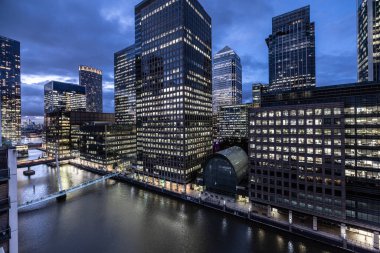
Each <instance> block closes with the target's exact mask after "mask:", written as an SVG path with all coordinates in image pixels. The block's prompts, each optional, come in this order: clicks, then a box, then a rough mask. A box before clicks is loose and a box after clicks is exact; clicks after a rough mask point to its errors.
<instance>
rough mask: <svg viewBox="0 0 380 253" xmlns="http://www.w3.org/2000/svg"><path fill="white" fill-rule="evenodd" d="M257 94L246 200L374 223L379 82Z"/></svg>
mask: <svg viewBox="0 0 380 253" xmlns="http://www.w3.org/2000/svg"><path fill="white" fill-rule="evenodd" d="M261 99H262V100H261V101H262V103H261V108H255V109H252V110H251V112H250V143H249V145H250V160H251V170H250V173H251V174H250V180H251V181H250V186H251V200H252V201H253V202H256V201H258V202H260V203H268V202H266V201H271V200H273V198H274V201H275V202H273V205H275V204H274V203H276V205H278V206H286V207H287V208H289V209H293V210H300V209H299V207H300V205H301V203H304V204H305V205H306V209H305V207H304V206H302V207H303V208H304V209H305V210H304V211H302V212H305V213H310V212H311V213H314V214H315V215H320V216H325V217H326V216H331V214H333V216H335V219H336V220H338V221H342V222H343V221H350V222H359V223H360V224H366V225H367V224H368V225H374V226H379V225H380V201H379V200H380V188H379V187H378V185H379V184H380V150H379V143H380V134H379V131H380V117H379V112H380V108H379V106H378V105H379V104H380V85H379V83H362V84H345V85H335V86H325V87H319V88H310V89H307V90H303V91H302V90H299V91H289V92H282V93H275V92H272V93H270V92H268V93H264V94H263V96H262V98H261ZM302 114H304V115H302ZM260 173H261V174H260ZM277 173H279V174H277ZM279 176H280V178H278V177H279ZM286 181H287V184H285V183H286ZM310 183H313V184H310ZM301 184H302V185H301ZM260 187H261V188H260ZM264 187H266V188H264ZM309 187H310V189H309ZM321 190H322V192H321ZM326 190H328V191H326ZM309 192H310V193H309ZM321 194H322V195H321ZM305 195H306V199H305ZM308 195H310V196H308ZM320 197H321V198H322V202H324V205H325V206H323V205H322V204H321V201H320V200H321V199H320ZM277 198H280V199H281V200H280V201H279V200H278V199H277ZM339 201H342V203H340V202H339ZM343 202H344V203H343ZM338 204H339V205H338ZM309 205H310V208H309ZM329 205H330V206H329ZM331 205H333V206H331ZM321 208H322V213H320V211H321ZM333 208H334V209H333ZM330 210H331V212H330ZM340 211H341V212H344V213H339V212H340ZM340 214H342V216H341V217H340V218H339V215H340Z"/></svg>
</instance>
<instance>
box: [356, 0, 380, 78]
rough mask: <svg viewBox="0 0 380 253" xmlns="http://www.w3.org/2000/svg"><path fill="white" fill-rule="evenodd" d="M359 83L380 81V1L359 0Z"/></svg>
mask: <svg viewBox="0 0 380 253" xmlns="http://www.w3.org/2000/svg"><path fill="white" fill-rule="evenodd" d="M357 22H358V24H357V25H358V28H357V30H358V37H357V40H358V42H357V43H358V45H357V47H358V81H359V82H366V81H380V0H358V14H357Z"/></svg>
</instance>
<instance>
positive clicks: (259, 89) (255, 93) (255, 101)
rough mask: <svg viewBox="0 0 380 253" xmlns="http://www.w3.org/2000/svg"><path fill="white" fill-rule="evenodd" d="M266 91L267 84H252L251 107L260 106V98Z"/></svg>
mask: <svg viewBox="0 0 380 253" xmlns="http://www.w3.org/2000/svg"><path fill="white" fill-rule="evenodd" d="M267 89H268V85H267V84H262V83H254V84H253V85H252V105H253V107H260V106H261V96H262V94H263V93H264V92H265V91H266V90H267Z"/></svg>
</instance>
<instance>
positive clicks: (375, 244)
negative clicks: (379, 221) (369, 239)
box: [373, 231, 379, 249]
mask: <svg viewBox="0 0 380 253" xmlns="http://www.w3.org/2000/svg"><path fill="white" fill-rule="evenodd" d="M373 247H374V248H375V249H379V232H377V231H376V232H373Z"/></svg>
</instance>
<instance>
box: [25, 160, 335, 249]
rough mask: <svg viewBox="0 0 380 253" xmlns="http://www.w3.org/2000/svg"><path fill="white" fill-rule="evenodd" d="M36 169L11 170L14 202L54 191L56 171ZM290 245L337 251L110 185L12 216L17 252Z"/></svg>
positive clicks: (71, 175)
mask: <svg viewBox="0 0 380 253" xmlns="http://www.w3.org/2000/svg"><path fill="white" fill-rule="evenodd" d="M35 171H36V175H35V176H32V177H25V176H24V175H22V170H19V171H18V176H19V178H18V186H19V189H18V196H19V202H20V203H22V202H25V201H28V200H32V199H35V198H38V197H41V196H44V195H46V194H49V193H52V192H55V191H57V189H58V185H57V180H56V169H54V168H49V167H47V166H40V167H38V168H35ZM61 175H62V182H64V187H71V186H73V185H76V184H79V183H81V182H84V181H88V180H90V179H93V178H95V177H98V176H97V175H94V174H92V173H89V172H84V171H82V170H79V169H77V168H75V167H72V166H69V165H63V166H62V173H61ZM244 238H247V240H244ZM286 242H288V245H287V246H288V247H286ZM301 242H302V243H301ZM293 243H294V245H297V250H300V251H301V250H303V252H321V251H322V250H328V251H329V252H338V251H337V250H332V249H331V248H329V247H326V246H324V245H320V244H317V243H314V242H312V241H308V240H304V239H303V238H299V237H293V236H291V235H289V234H287V233H280V232H279V231H277V230H271V229H269V228H266V227H265V228H263V227H260V226H258V225H257V224H255V223H251V222H248V221H246V220H243V219H239V218H235V217H233V216H225V215H223V214H222V213H220V212H217V211H214V210H211V209H206V208H203V207H200V206H197V205H193V204H189V203H186V202H182V201H179V200H176V199H173V198H168V197H165V196H163V195H158V194H155V193H153V192H149V191H145V190H142V189H139V188H137V187H133V186H129V185H127V184H124V183H119V182H116V181H113V180H108V181H106V182H104V183H99V184H96V185H93V186H90V187H88V188H86V189H84V190H81V191H78V192H76V193H74V194H70V195H68V198H67V201H66V202H62V203H56V202H54V201H52V202H49V203H46V204H45V205H43V206H39V207H36V208H33V209H31V210H28V211H26V212H22V213H20V214H19V245H20V253H22V252H38V253H45V252H47V253H51V252H54V253H61V252H62V253H66V252H102V253H108V252H110V253H118V252H131V253H139V252H157V253H161V252H163V253H167V252H184V253H192V252H197V253H198V252H199V253H209V252H218V253H230V252H237V253H240V252H258V253H259V252H279V253H286V252H289V253H293V252H295V250H294V246H293ZM299 245H302V248H299V247H298V246H299ZM300 247H301V246H300ZM303 248H304V249H303Z"/></svg>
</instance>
